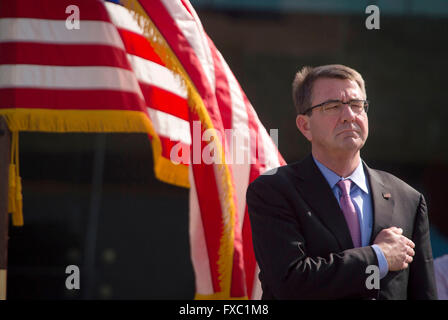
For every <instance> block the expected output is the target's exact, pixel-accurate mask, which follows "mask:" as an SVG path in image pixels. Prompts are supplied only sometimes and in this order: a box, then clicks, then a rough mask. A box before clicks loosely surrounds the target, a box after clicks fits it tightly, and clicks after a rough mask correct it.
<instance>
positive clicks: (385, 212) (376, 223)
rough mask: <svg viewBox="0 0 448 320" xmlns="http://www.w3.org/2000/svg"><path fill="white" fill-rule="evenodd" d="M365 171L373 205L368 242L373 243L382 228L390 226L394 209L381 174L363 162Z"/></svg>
mask: <svg viewBox="0 0 448 320" xmlns="http://www.w3.org/2000/svg"><path fill="white" fill-rule="evenodd" d="M364 168H365V169H366V170H365V171H366V172H367V177H368V179H369V183H370V190H371V192H372V206H373V229H372V236H371V238H370V243H373V240H375V238H376V236H377V235H378V233H379V232H380V231H381V230H382V229H386V228H389V227H390V226H391V218H392V214H393V211H394V204H395V201H394V194H393V192H391V190H390V189H388V188H387V187H386V186H385V185H384V183H383V181H382V179H381V176H380V175H379V174H378V173H377V172H376V171H375V170H372V169H370V168H369V167H368V166H367V165H366V164H365V163H364Z"/></svg>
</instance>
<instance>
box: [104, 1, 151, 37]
mask: <svg viewBox="0 0 448 320" xmlns="http://www.w3.org/2000/svg"><path fill="white" fill-rule="evenodd" d="M105 5H106V9H107V12H109V17H110V19H111V21H112V23H113V24H114V25H115V26H117V27H118V28H120V29H124V30H127V31H132V32H135V33H137V34H140V35H143V30H142V28H140V26H139V25H138V23H137V21H136V20H135V19H134V17H133V16H132V13H131V12H130V11H129V10H128V9H127V8H125V7H123V6H121V5H119V4H116V3H112V2H105Z"/></svg>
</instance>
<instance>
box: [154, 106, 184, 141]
mask: <svg viewBox="0 0 448 320" xmlns="http://www.w3.org/2000/svg"><path fill="white" fill-rule="evenodd" d="M147 109H148V113H149V117H150V118H151V121H152V124H153V125H154V130H156V132H157V134H159V135H162V136H165V137H168V138H170V140H172V141H181V142H183V143H186V144H191V133H190V123H189V122H188V121H185V120H184V119H181V118H178V117H175V116H173V115H171V114H169V113H166V112H163V111H160V110H156V109H152V108H147Z"/></svg>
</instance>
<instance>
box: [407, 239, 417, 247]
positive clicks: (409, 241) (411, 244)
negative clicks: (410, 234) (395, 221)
mask: <svg viewBox="0 0 448 320" xmlns="http://www.w3.org/2000/svg"><path fill="white" fill-rule="evenodd" d="M407 245H408V246H410V247H411V248H412V249H414V248H415V243H414V242H412V241H411V240H409V239H408V243H407Z"/></svg>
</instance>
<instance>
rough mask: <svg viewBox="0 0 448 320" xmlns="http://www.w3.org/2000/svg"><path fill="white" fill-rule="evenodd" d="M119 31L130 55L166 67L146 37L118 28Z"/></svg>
mask: <svg viewBox="0 0 448 320" xmlns="http://www.w3.org/2000/svg"><path fill="white" fill-rule="evenodd" d="M117 30H118V32H119V34H120V36H121V39H122V40H123V43H124V46H125V48H126V51H127V52H128V53H130V54H133V55H135V56H138V57H140V58H143V59H146V60H151V61H152V62H155V63H158V64H160V65H162V66H165V64H164V63H163V62H162V60H161V59H160V57H159V56H158V55H157V53H155V51H154V48H153V47H152V46H151V44H150V43H149V41H148V40H147V39H146V38H145V37H143V36H142V35H139V34H137V33H135V32H132V31H128V30H125V29H121V28H117Z"/></svg>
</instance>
